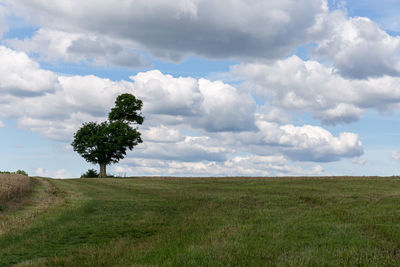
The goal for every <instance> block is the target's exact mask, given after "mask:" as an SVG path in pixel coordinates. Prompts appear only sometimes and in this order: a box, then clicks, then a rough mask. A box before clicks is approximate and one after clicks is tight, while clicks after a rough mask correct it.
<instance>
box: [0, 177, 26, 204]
mask: <svg viewBox="0 0 400 267" xmlns="http://www.w3.org/2000/svg"><path fill="white" fill-rule="evenodd" d="M32 187H33V182H32V181H31V179H30V178H29V177H28V176H25V175H20V174H0V210H1V209H3V208H4V206H5V205H6V204H7V203H9V202H10V201H13V200H15V199H19V198H20V197H22V196H24V195H25V194H27V193H28V192H30V191H31V190H32Z"/></svg>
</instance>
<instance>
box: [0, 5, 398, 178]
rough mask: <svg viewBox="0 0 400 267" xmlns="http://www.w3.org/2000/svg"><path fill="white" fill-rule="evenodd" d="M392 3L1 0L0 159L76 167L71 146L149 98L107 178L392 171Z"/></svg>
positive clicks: (26, 165)
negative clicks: (85, 129)
mask: <svg viewBox="0 0 400 267" xmlns="http://www.w3.org/2000/svg"><path fill="white" fill-rule="evenodd" d="M399 13H400V2H399V1H397V0H380V1H372V0H371V1H368V0H348V1H339V0H332V1H326V0H270V1H264V0H225V1H212V0H176V1H164V0H119V1H115V0H86V1H78V0H59V1H43V0H0V62H1V64H0V170H1V171H16V170H18V169H22V170H25V171H27V172H28V173H29V174H30V175H31V176H36V175H37V176H47V177H54V178H72V177H79V176H80V175H81V174H82V173H84V172H85V171H87V170H88V169H90V168H95V169H97V168H98V166H96V165H92V164H90V163H87V162H85V160H84V159H83V158H81V157H80V156H79V155H78V154H77V153H76V152H74V151H73V149H72V147H71V145H70V144H71V142H72V140H73V135H74V133H75V132H76V131H77V130H78V129H79V128H80V127H81V126H82V123H84V122H89V121H95V122H101V121H104V120H106V119H107V114H108V112H109V111H110V109H111V108H112V107H113V106H114V101H115V99H116V97H117V96H118V95H120V94H122V93H131V94H133V95H135V96H136V97H137V98H139V99H141V100H142V101H143V104H144V105H143V110H142V112H143V115H144V117H145V122H144V123H143V125H141V126H139V128H138V129H139V131H140V132H141V134H142V139H143V143H142V144H140V145H138V146H136V147H135V148H134V149H133V150H132V151H130V152H128V153H127V155H126V157H125V159H123V160H121V161H120V162H119V163H117V164H113V165H111V166H109V167H108V173H109V174H113V175H117V176H143V175H145V176H153V175H156V176H159V175H165V176H303V175H307V176H308V175H318V176H325V175H326V176H328V175H379V176H391V175H399V174H400V116H399V115H400V56H399V52H400V18H399V16H398V14H399Z"/></svg>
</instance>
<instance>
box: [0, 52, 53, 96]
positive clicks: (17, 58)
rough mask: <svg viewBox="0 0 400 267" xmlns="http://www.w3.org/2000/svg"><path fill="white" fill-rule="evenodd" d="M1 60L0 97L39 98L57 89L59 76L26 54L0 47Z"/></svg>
mask: <svg viewBox="0 0 400 267" xmlns="http://www.w3.org/2000/svg"><path fill="white" fill-rule="evenodd" d="M0 59H1V64H0V95H2V96H4V95H11V96H20V97H21V96H22V97H24V96H38V95H43V94H45V93H50V92H54V91H55V90H56V89H57V86H58V83H57V76H56V75H55V74H54V73H52V72H50V71H46V70H42V69H41V68H40V66H39V64H38V63H36V62H34V61H32V60H31V59H30V58H29V57H28V56H27V55H26V54H25V53H20V52H16V51H14V50H11V49H9V48H6V47H4V46H0ZM3 101H4V99H3ZM3 101H2V100H0V103H1V102H3Z"/></svg>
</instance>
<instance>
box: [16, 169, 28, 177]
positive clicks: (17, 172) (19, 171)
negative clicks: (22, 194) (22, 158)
mask: <svg viewBox="0 0 400 267" xmlns="http://www.w3.org/2000/svg"><path fill="white" fill-rule="evenodd" d="M15 173H16V174H21V175H25V176H28V173H27V172H26V171H24V170H17V171H16V172H15Z"/></svg>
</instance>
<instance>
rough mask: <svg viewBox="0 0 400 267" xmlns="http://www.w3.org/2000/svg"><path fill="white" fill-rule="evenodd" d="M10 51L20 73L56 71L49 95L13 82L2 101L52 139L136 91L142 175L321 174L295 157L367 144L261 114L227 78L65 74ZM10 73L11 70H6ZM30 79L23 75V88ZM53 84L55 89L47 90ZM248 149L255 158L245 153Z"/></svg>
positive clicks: (334, 154)
mask: <svg viewBox="0 0 400 267" xmlns="http://www.w3.org/2000/svg"><path fill="white" fill-rule="evenodd" d="M4 51H6V52H7V53H11V54H13V53H15V54H16V55H18V56H19V57H21V58H22V59H25V60H26V59H28V60H27V62H29V63H30V64H25V65H21V67H20V69H18V71H15V72H16V73H17V74H19V72H24V68H26V69H27V70H30V69H32V66H34V67H35V68H36V69H34V70H35V71H37V72H38V73H39V74H41V73H42V72H43V73H44V74H46V75H48V76H49V77H52V79H51V82H52V83H51V82H49V85H47V84H46V83H41V84H40V83H38V84H39V85H38V86H37V89H36V90H37V91H39V92H40V91H45V92H46V93H43V94H38V95H26V96H24V97H19V96H18V94H15V93H14V91H13V90H16V91H18V90H20V89H19V88H15V89H12V88H10V91H9V92H8V91H5V92H4V97H5V99H8V101H5V102H0V114H1V116H2V117H5V118H9V117H13V118H16V119H17V121H18V125H19V127H21V128H23V129H27V130H31V131H35V132H38V133H41V134H43V135H44V136H46V137H47V138H50V139H53V140H59V141H62V142H65V143H69V142H71V140H72V137H73V133H74V132H75V131H76V130H77V129H78V128H79V127H80V125H81V123H82V122H87V121H102V120H104V119H106V116H107V113H108V111H109V110H110V108H111V107H112V106H113V104H114V101H115V98H116V97H117V95H119V94H121V93H124V92H129V93H133V94H134V95H136V96H137V97H138V98H140V99H142V100H143V101H144V110H143V113H144V115H145V117H146V120H145V123H144V124H143V125H142V126H141V127H140V130H141V131H142V132H143V138H144V140H145V142H144V143H143V144H141V145H139V146H138V147H136V148H135V150H134V151H133V152H132V154H130V156H129V157H130V158H131V159H132V160H133V161H134V162H139V164H141V165H140V166H139V167H140V168H139V169H138V171H140V172H142V173H146V174H150V173H152V172H154V173H155V174H157V172H158V173H159V172H164V173H167V174H170V175H179V174H183V173H184V172H186V173H193V174H194V175H206V174H207V173H208V174H212V175H224V174H229V175H235V173H236V174H242V175H251V174H253V175H256V174H257V175H269V174H274V175H275V174H276V175H285V174H295V173H297V174H306V173H321V172H322V169H321V167H318V166H319V165H316V166H308V167H307V168H306V169H304V168H303V167H301V166H300V167H299V166H296V165H293V164H292V161H294V162H296V161H314V162H326V161H337V160H339V159H341V158H348V157H354V156H360V155H361V154H362V144H361V142H360V141H359V139H358V136H357V135H356V134H353V133H342V134H340V135H339V136H338V137H335V136H333V135H332V134H331V133H329V132H328V131H326V130H324V129H323V128H321V127H316V126H310V125H304V126H301V127H300V126H294V125H291V124H284V125H281V124H280V123H279V122H271V121H269V117H270V115H271V114H265V116H264V115H263V114H262V113H259V112H260V111H262V109H259V108H257V105H256V103H255V101H254V100H253V98H252V97H251V96H250V94H249V93H247V92H244V91H242V90H241V89H238V88H236V87H233V86H231V85H228V84H224V83H223V82H221V81H215V82H211V81H209V80H206V79H195V78H191V77H178V78H176V77H173V76H171V75H165V74H163V73H161V72H160V71H157V70H155V71H148V72H143V73H139V74H137V75H136V76H132V77H131V79H132V82H129V81H118V82H116V81H111V80H109V79H104V78H99V77H96V76H78V75H76V76H63V75H57V74H54V73H52V72H49V71H43V70H41V69H40V67H39V66H38V64H37V63H35V62H34V61H32V60H29V58H28V57H27V56H26V55H25V54H24V53H21V52H19V53H17V52H15V51H12V50H10V49H6V48H4ZM1 56H2V54H1V53H0V57H1ZM10 71H11V72H13V71H14V69H12V68H11V69H10ZM7 74H8V73H7V70H6V69H4V74H3V75H5V76H6V75H7ZM30 78H31V77H29V76H21V78H20V84H21V86H22V87H23V85H24V84H27V83H28V80H29V79H30ZM29 81H30V80H29ZM47 87H49V88H55V89H54V90H47V91H46V90H45V89H46V88H47ZM272 111H273V110H272ZM274 112H275V113H276V112H277V111H276V110H275V111H273V112H272V113H274ZM275 117H276V114H275ZM160 118H162V120H160ZM274 121H278V120H274ZM188 133H196V136H189V135H190V134H188ZM242 153H245V154H246V155H249V156H240V155H241V154H242ZM133 156H134V158H133ZM289 159H290V160H291V161H290V160H289ZM135 164H136V163H135ZM154 164H156V167H155V166H154ZM234 165H235V166H236V167H233V166H234ZM129 167H131V168H134V166H131V165H129ZM156 168H160V170H159V171H157V170H156ZM134 170H135V171H136V168H135V169H134ZM37 174H39V175H44V176H50V175H53V176H57V177H66V176H68V173H65V172H64V171H63V170H59V171H56V172H54V173H50V172H46V171H45V170H43V169H38V170H37Z"/></svg>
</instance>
